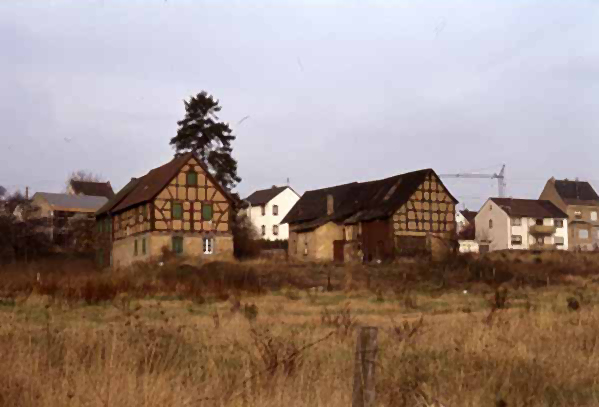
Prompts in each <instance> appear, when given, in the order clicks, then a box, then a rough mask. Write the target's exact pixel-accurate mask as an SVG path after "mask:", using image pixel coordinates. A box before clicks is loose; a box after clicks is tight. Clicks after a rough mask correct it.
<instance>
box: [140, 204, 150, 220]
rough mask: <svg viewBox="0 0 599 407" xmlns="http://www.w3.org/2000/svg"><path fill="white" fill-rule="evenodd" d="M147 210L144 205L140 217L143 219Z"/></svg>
mask: <svg viewBox="0 0 599 407" xmlns="http://www.w3.org/2000/svg"><path fill="white" fill-rule="evenodd" d="M147 209H148V208H147V207H146V206H145V205H144V206H142V207H141V216H142V217H143V218H144V219H145V218H146V215H147V214H148V210H147Z"/></svg>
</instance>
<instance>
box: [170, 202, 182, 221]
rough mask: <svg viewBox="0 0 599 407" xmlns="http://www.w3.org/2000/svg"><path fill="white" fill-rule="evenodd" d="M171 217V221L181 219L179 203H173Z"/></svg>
mask: <svg viewBox="0 0 599 407" xmlns="http://www.w3.org/2000/svg"><path fill="white" fill-rule="evenodd" d="M172 216H173V219H182V218H183V206H182V205H181V202H173V208H172Z"/></svg>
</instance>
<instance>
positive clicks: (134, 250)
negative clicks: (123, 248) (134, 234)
mask: <svg viewBox="0 0 599 407" xmlns="http://www.w3.org/2000/svg"><path fill="white" fill-rule="evenodd" d="M133 255H134V256H137V239H135V241H134V242H133Z"/></svg>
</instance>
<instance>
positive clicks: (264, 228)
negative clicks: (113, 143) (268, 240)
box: [262, 225, 266, 236]
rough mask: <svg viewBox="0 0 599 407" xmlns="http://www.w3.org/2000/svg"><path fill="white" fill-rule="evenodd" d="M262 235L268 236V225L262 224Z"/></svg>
mask: <svg viewBox="0 0 599 407" xmlns="http://www.w3.org/2000/svg"><path fill="white" fill-rule="evenodd" d="M262 236H266V226H264V225H262Z"/></svg>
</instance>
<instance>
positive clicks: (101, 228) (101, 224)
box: [98, 221, 104, 233]
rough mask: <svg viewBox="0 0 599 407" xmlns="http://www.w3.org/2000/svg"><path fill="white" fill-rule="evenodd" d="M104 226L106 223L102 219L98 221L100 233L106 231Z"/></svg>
mask: <svg viewBox="0 0 599 407" xmlns="http://www.w3.org/2000/svg"><path fill="white" fill-rule="evenodd" d="M103 226H104V224H103V223H102V221H100V222H98V233H102V232H103V231H104V230H103Z"/></svg>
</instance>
